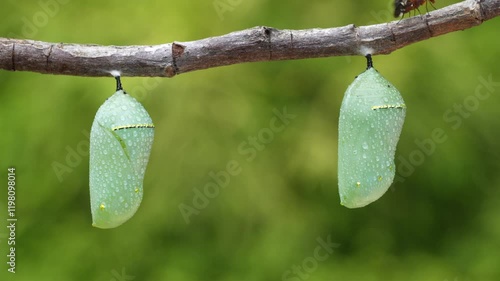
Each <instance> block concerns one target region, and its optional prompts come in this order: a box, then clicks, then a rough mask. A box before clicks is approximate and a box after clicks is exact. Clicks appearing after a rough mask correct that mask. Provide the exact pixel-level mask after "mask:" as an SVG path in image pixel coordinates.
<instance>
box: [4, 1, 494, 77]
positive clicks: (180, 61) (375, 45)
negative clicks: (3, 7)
mask: <svg viewBox="0 0 500 281" xmlns="http://www.w3.org/2000/svg"><path fill="white" fill-rule="evenodd" d="M498 15H500V0H466V1H463V2H460V3H457V4H454V5H451V6H448V7H445V8H442V9H439V10H436V11H432V12H430V13H427V14H425V15H421V16H415V17H412V18H408V19H404V20H401V21H400V20H396V21H393V22H390V23H383V24H376V25H370V26H361V27H356V26H354V25H353V24H351V25H347V26H343V27H337V28H326V29H305V30H279V29H275V28H272V27H264V26H261V27H254V28H250V29H246V30H242V31H237V32H232V33H229V34H226V35H222V36H218V37H211V38H206V39H201V40H197V41H191V42H174V43H169V44H162V45H155V46H99V45H84V44H65V43H47V42H41V41H33V40H17V39H6V38H0V69H5V70H11V71H34V72H39V73H48V74H65V75H76V76H109V75H110V74H109V73H110V71H112V70H118V71H120V72H121V74H122V76H160V77H165V76H166V77H173V76H175V75H177V74H181V73H185V72H190V71H195V70H201V69H207V68H212V67H217V66H223V65H231V64H238V63H244V62H256V61H275V60H291V59H305V58H318V57H330V56H351V55H366V54H367V53H370V54H372V55H377V54H389V53H391V52H393V51H395V50H397V49H400V48H402V47H404V46H407V45H410V44H412V43H415V42H419V41H422V40H425V39H429V38H431V37H436V36H440V35H443V34H446V33H449V32H453V31H457V30H463V29H467V28H471V27H473V26H476V25H480V24H481V23H482V22H484V21H486V20H489V19H492V18H494V17H496V16H498Z"/></svg>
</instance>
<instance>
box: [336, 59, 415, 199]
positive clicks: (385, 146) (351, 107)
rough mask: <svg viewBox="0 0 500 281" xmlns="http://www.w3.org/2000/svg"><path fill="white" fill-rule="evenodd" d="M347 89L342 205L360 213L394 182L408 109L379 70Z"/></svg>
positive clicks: (342, 114) (340, 171)
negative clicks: (395, 162) (398, 149)
mask: <svg viewBox="0 0 500 281" xmlns="http://www.w3.org/2000/svg"><path fill="white" fill-rule="evenodd" d="M366 58H367V61H368V67H367V69H366V70H365V71H364V72H363V73H361V74H360V75H358V76H357V77H356V78H355V79H354V82H352V84H351V85H349V87H348V88H347V90H346V92H345V95H344V99H343V100H342V105H341V107H340V118H339V142H338V146H339V150H338V181H339V194H340V204H342V205H343V206H345V207H347V208H359V207H363V206H366V205H368V204H370V203H372V202H373V201H375V200H377V199H379V198H380V197H381V196H382V195H383V194H384V193H385V192H386V191H387V189H388V188H389V186H390V185H391V184H392V181H393V180H394V175H395V172H396V167H395V164H394V155H395V153H396V146H397V143H398V140H399V135H400V134H401V130H402V128H403V123H404V119H405V114H406V105H405V103H404V101H403V97H402V96H401V94H400V93H399V91H398V90H397V89H396V88H395V87H394V86H393V85H392V84H391V83H390V82H389V81H387V80H386V79H385V78H384V77H382V75H380V74H379V73H378V71H377V70H375V68H373V63H372V59H371V56H370V55H367V56H366Z"/></svg>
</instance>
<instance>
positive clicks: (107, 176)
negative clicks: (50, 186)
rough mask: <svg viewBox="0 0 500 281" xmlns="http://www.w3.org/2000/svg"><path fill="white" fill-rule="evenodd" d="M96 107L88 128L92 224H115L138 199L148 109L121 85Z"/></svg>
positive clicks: (148, 137)
mask: <svg viewBox="0 0 500 281" xmlns="http://www.w3.org/2000/svg"><path fill="white" fill-rule="evenodd" d="M115 78H116V92H115V93H114V94H113V95H112V96H111V97H109V98H108V99H107V100H106V101H105V102H104V104H103V105H101V107H100V108H99V110H97V113H96V116H95V119H94V122H93V124H92V129H91V131H90V165H89V169H90V181H89V182H90V207H91V212H92V225H93V226H95V227H98V228H113V227H117V226H119V225H121V224H123V223H124V222H126V221H127V220H128V219H130V218H131V217H132V216H133V215H134V214H135V212H136V211H137V209H138V208H139V205H140V204H141V201H142V182H143V179H144V173H145V172H146V166H147V164H148V160H149V155H150V152H151V147H152V145H153V137H154V125H153V122H152V120H151V117H150V116H149V114H148V112H147V111H146V109H144V107H143V106H142V105H141V104H140V103H139V102H138V101H137V100H136V99H134V98H133V97H131V96H130V95H128V94H127V93H126V92H125V91H124V90H123V89H122V86H121V82H120V76H119V75H115Z"/></svg>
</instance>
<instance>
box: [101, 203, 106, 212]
mask: <svg viewBox="0 0 500 281" xmlns="http://www.w3.org/2000/svg"><path fill="white" fill-rule="evenodd" d="M99 209H101V211H102V210H104V209H106V205H104V203H101V205H99Z"/></svg>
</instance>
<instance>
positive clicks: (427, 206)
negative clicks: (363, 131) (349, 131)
mask: <svg viewBox="0 0 500 281" xmlns="http://www.w3.org/2000/svg"><path fill="white" fill-rule="evenodd" d="M220 2H222V3H226V4H228V5H231V3H232V5H233V7H232V10H228V11H226V12H224V13H222V14H218V13H217V11H216V9H215V8H214V1H194V0H186V1H148V2H144V3H143V2H132V1H130V2H125V1H96V0H91V1H85V2H78V1H72V0H65V1H62V0H59V2H55V0H41V1H14V0H5V1H4V2H3V4H2V9H1V10H0V17H1V18H2V24H1V25H0V36H2V37H16V38H28V39H35V40H42V41H50V42H72V43H96V44H102V45H148V44H160V43H166V42H172V41H174V40H176V41H191V40H197V39H201V38H205V37H210V36H216V35H221V34H226V33H229V32H232V31H237V30H241V29H245V28H249V27H253V26H258V25H269V26H273V27H276V28H290V29H307V28H313V27H335V26H344V25H347V24H351V23H354V24H356V25H367V24H373V23H382V22H387V21H389V20H393V18H392V17H391V14H392V7H391V5H392V0H390V1H389V0H383V1H368V0H363V1H361V0H360V1H333V0H328V1H327V0H319V1H290V2H279V1H264V0H257V1H229V0H221V1H220ZM40 3H45V4H42V5H41V4H40ZM47 3H52V4H54V3H61V4H58V5H57V6H52V8H47V7H46V10H44V9H43V8H42V6H44V5H45V6H46V5H48V4H47ZM63 3H64V4H63ZM450 4H453V2H452V1H446V0H443V1H437V3H436V4H435V5H436V6H437V8H440V7H444V6H446V5H450ZM56 8H57V9H56ZM47 9H49V10H47ZM50 9H52V10H50ZM421 10H422V11H423V12H425V8H424V9H421ZM43 14H45V16H43ZM27 22H30V23H31V24H33V26H34V27H35V28H33V27H32V28H31V29H30V28H29V27H28V25H29V24H28V23H27ZM35 24H36V25H35ZM499 28H500V21H499V19H494V20H491V21H488V22H485V23H484V24H482V25H481V26H479V27H476V28H472V29H469V30H466V31H463V32H454V33H451V34H447V35H444V36H440V37H437V38H432V39H430V40H426V41H424V42H419V43H416V44H413V45H410V46H407V47H405V48H403V49H400V50H398V51H396V52H394V53H393V54H391V55H388V56H375V57H374V63H375V67H376V68H377V69H378V70H379V71H380V73H382V75H384V76H385V77H386V78H387V79H388V80H390V81H391V82H392V83H393V84H394V85H395V86H396V87H398V89H399V90H400V92H401V93H402V94H403V97H404V99H405V101H406V104H407V106H408V111H407V117H406V123H405V126H404V128H403V132H402V136H401V139H400V142H399V145H398V151H397V156H396V165H397V166H398V171H399V176H400V177H401V178H400V180H399V181H397V182H395V183H394V184H393V186H392V187H391V189H390V190H389V191H388V192H387V193H386V194H385V195H384V196H383V197H382V198H381V199H380V200H378V201H376V202H375V203H372V204H371V205H369V206H367V207H364V208H361V209H353V210H351V209H347V208H345V207H342V206H340V204H339V198H338V190H337V176H336V174H337V126H338V115H339V108H340V102H341V100H342V97H343V94H344V91H345V89H346V88H347V86H348V85H349V84H350V83H351V82H352V80H353V79H354V76H356V75H358V74H359V73H361V72H362V71H363V70H364V68H365V59H364V58H363V57H361V56H360V57H335V58H323V59H311V60H299V61H282V62H262V63H251V64H241V65H233V66H228V67H221V68H215V69H209V70H204V71H197V72H193V73H187V74H182V75H180V76H178V77H175V78H173V79H168V78H164V79H160V78H127V77H125V78H123V79H122V81H123V84H124V87H125V89H126V90H127V91H128V92H129V93H130V94H132V95H134V96H136V97H137V98H138V99H139V100H140V101H141V102H142V103H143V105H144V106H145V107H146V108H147V109H148V111H149V113H150V115H151V116H152V118H153V120H154V122H155V124H156V136H155V142H154V145H153V151H152V156H151V159H150V163H149V166H148V170H147V172H146V178H145V182H144V190H145V194H144V200H143V202H142V205H141V207H140V208H139V211H138V212H137V213H136V215H135V216H134V217H133V218H132V219H131V220H130V221H128V222H127V223H125V224H124V225H122V226H120V227H118V228H116V229H112V230H101V229H96V228H93V227H91V218H90V202H89V191H88V155H87V154H86V152H88V150H86V145H88V137H87V134H88V132H89V131H90V126H91V124H92V121H93V118H94V115H95V112H96V111H97V109H98V107H99V106H100V105H101V104H102V103H103V102H104V100H105V99H106V98H107V97H109V96H110V95H111V94H113V92H114V79H112V78H111V77H110V78H86V77H69V76H53V75H42V74H37V73H28V72H8V71H1V72H0V120H1V122H0V129H1V137H0V159H1V173H0V174H1V175H2V178H3V179H2V182H4V183H5V182H6V173H7V168H8V167H11V166H13V167H16V174H17V202H16V203H17V215H18V219H19V220H18V223H17V245H16V247H17V248H16V255H17V260H16V261H17V268H16V271H17V273H16V274H10V273H8V272H7V266H6V261H7V257H6V255H7V250H6V247H7V242H6V238H7V229H6V228H5V227H1V228H0V249H1V258H0V260H1V261H2V263H1V264H3V265H2V267H1V268H2V269H1V271H0V280H38V281H42V280H103V281H110V280H117V281H118V280H129V281H130V280H178V281H181V280H294V281H298V280H306V279H307V280H436V281H444V280H450V281H451V280H457V281H458V280H460V281H462V280H482V281H484V280H500V267H499V260H500V219H499V217H500V189H499V188H500V173H499V170H500V164H499V161H498V159H499V158H500V157H499V156H500V143H499V141H498V140H499V138H500V130H499V129H498V128H499V127H500V118H498V104H499V103H500V95H499V93H500V86H499V84H498V83H499V82H500V68H499V67H498V66H499V65H500V58H499V49H500V44H499V41H498V31H499ZM484 80H486V81H488V80H492V81H494V82H495V83H496V84H490V86H489V88H488V87H484V86H481V85H484V84H485V83H484V82H481V81H484ZM478 87H482V88H479V92H477V91H478V90H477V89H478ZM477 93H480V94H482V96H481V99H479V98H478V97H477V96H476V94H477ZM464 104H465V105H464ZM459 105H462V109H461V110H459V108H458V107H457V106H459ZM284 107H286V109H287V111H288V113H289V114H293V115H296V117H295V118H294V119H292V120H291V121H290V123H289V124H288V125H287V126H286V128H285V129H284V130H283V131H281V132H276V133H275V134H274V135H273V137H272V140H271V141H270V142H269V143H267V144H264V148H262V149H261V150H256V153H255V155H254V156H255V157H254V158H251V157H249V156H250V154H242V153H240V152H241V151H238V148H239V147H240V146H246V145H249V137H254V136H257V137H258V134H259V133H261V134H264V133H262V131H263V130H265V128H269V126H270V121H271V120H272V118H273V116H274V113H273V109H277V110H280V111H281V110H283V108H284ZM436 129H437V130H440V132H442V133H444V134H445V135H446V140H445V141H442V142H440V143H436V142H434V147H432V145H430V143H429V141H427V142H426V145H427V146H426V147H425V148H421V147H419V146H418V145H417V144H416V143H418V142H423V141H424V140H427V139H431V138H432V137H433V131H435V130H436ZM244 142H246V143H247V144H244ZM247 148H248V147H247ZM77 150H78V151H80V152H81V153H79V154H77V156H75V155H73V156H72V158H71V157H70V158H69V159H68V160H69V162H68V161H67V157H69V156H68V155H70V153H69V151H77ZM424 150H427V151H424ZM425 152H428V153H427V154H426V153H425ZM76 153H78V152H76ZM249 158H251V159H250V160H249ZM232 160H233V161H236V162H237V163H238V164H239V165H240V168H241V172H240V173H239V174H237V175H235V176H231V177H230V182H229V184H228V185H227V186H226V187H224V188H221V189H220V192H219V194H218V195H217V196H215V198H213V199H209V204H208V206H206V207H205V208H203V209H201V210H199V213H198V214H196V215H192V216H190V217H189V223H186V221H185V219H184V218H183V215H182V214H181V212H180V210H179V206H180V204H186V205H189V206H193V202H192V201H193V197H194V194H195V193H194V191H193V190H194V189H197V190H200V191H203V189H204V187H205V185H207V184H208V183H211V182H212V183H213V182H214V180H213V179H212V178H211V177H210V175H209V173H210V172H211V171H213V172H215V173H218V172H220V171H223V170H225V169H226V165H227V164H228V163H229V162H230V161H232ZM405 161H406V162H407V164H403V163H405ZM54 163H60V164H62V165H66V166H67V167H68V169H69V171H68V172H66V173H63V174H59V176H58V174H57V173H56V172H55V171H54V168H53V165H54ZM408 163H409V164H408ZM4 186H5V185H4ZM6 193H7V191H6V189H5V188H4V189H3V190H2V191H1V196H0V198H1V201H0V207H1V208H0V210H1V211H0V219H1V221H2V225H3V224H7V223H6V218H7V214H6V213H7V212H6V210H7V207H6ZM318 239H324V240H327V239H330V240H331V241H332V242H334V243H337V244H339V246H338V247H336V248H335V249H334V250H333V251H332V252H331V253H328V252H326V251H323V250H321V252H320V254H321V255H325V254H327V253H328V254H327V255H328V257H327V258H326V259H324V260H318V259H317V258H316V259H315V258H312V257H314V253H315V249H316V248H317V247H318V245H320V244H319V242H318ZM296 270H300V271H301V272H300V273H294V271H295V272H297V271H296ZM124 274H125V275H124Z"/></svg>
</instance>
